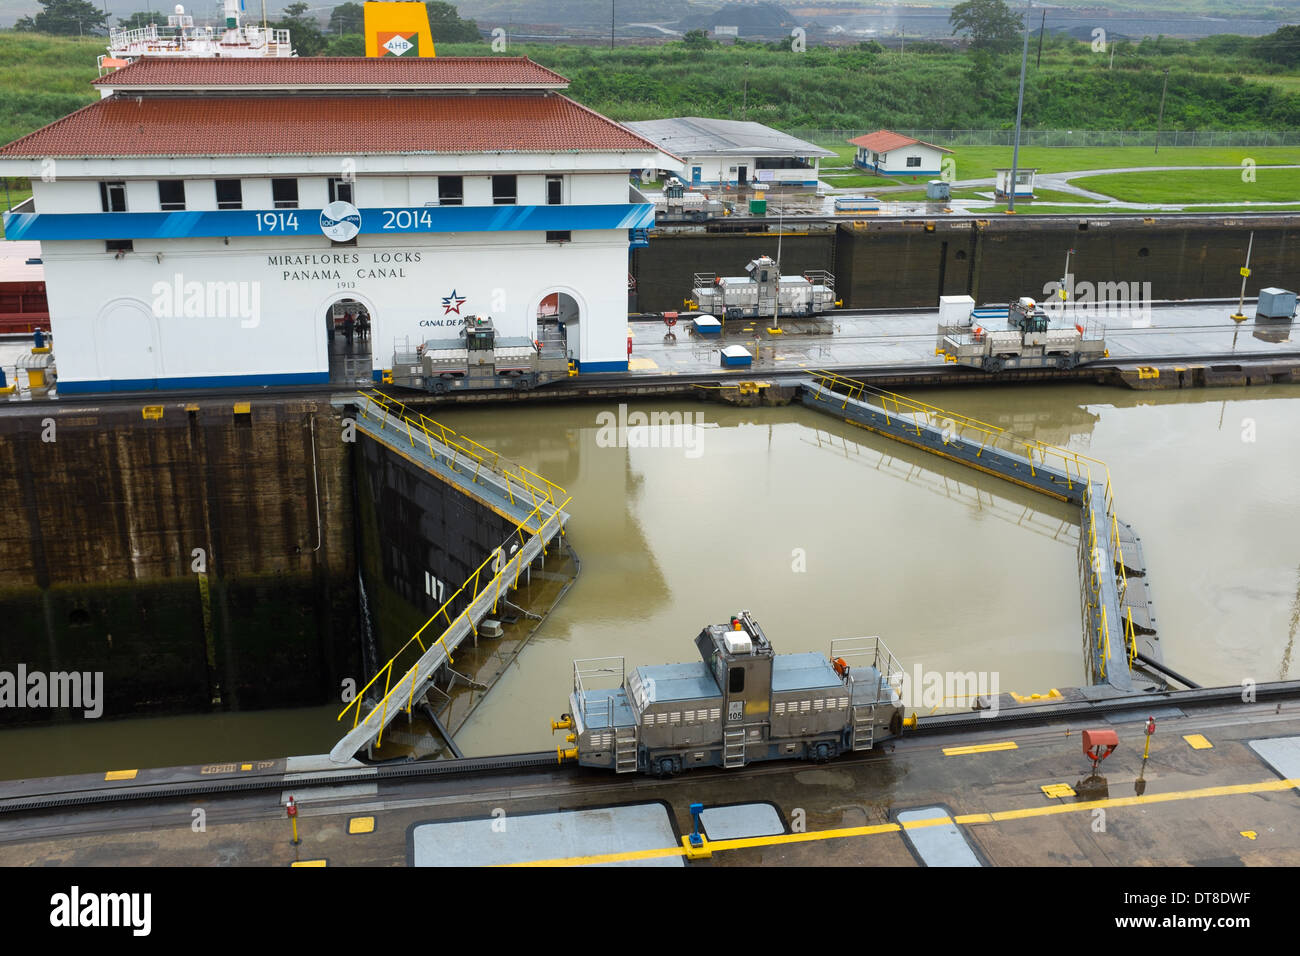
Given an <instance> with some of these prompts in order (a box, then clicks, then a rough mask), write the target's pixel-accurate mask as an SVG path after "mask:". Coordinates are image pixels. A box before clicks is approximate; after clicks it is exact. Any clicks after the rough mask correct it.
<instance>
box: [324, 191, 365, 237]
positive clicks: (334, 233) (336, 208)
mask: <svg viewBox="0 0 1300 956" xmlns="http://www.w3.org/2000/svg"><path fill="white" fill-rule="evenodd" d="M320 231H321V232H323V233H325V235H326V237H328V238H330V239H333V240H334V241H335V242H349V241H351V240H353V239H355V238H356V236H357V233H359V232H360V231H361V211H360V210H359V209H357V207H356V206H354V205H352V203H350V202H343V201H342V200H336V201H335V202H332V203H330V204H329V205H328V206H326V207H325V208H324V209H322V210H321V211H320Z"/></svg>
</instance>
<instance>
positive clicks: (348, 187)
mask: <svg viewBox="0 0 1300 956" xmlns="http://www.w3.org/2000/svg"><path fill="white" fill-rule="evenodd" d="M330 202H346V203H350V202H352V181H351V180H348V179H331V180H330Z"/></svg>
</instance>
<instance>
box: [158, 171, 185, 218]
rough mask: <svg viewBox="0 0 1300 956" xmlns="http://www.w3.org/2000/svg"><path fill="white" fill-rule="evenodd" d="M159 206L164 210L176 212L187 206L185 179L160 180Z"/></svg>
mask: <svg viewBox="0 0 1300 956" xmlns="http://www.w3.org/2000/svg"><path fill="white" fill-rule="evenodd" d="M158 208H160V209H161V210H162V211H163V212H175V211H176V210H178V209H184V208H185V180H183V179H160V180H158Z"/></svg>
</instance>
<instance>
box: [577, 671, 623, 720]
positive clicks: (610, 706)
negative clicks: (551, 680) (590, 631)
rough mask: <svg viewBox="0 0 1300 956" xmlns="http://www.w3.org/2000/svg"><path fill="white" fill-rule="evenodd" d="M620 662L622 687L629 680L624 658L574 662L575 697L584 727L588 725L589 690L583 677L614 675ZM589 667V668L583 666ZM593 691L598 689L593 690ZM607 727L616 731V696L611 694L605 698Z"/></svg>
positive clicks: (619, 682)
mask: <svg viewBox="0 0 1300 956" xmlns="http://www.w3.org/2000/svg"><path fill="white" fill-rule="evenodd" d="M615 661H617V662H618V686H619V687H622V686H623V684H624V682H625V681H626V680H627V662H626V659H625V658H622V657H581V658H577V659H576V660H574V662H573V695H574V697H576V698H577V701H578V713H579V714H580V715H581V716H582V722H583V724H584V725H587V724H588V720H587V688H586V687H585V686H584V685H583V681H582V679H583V677H584V676H585V677H588V678H593V677H595V676H596V675H597V674H612V673H614V667H613V665H614V662H615ZM583 665H587V666H585V667H584V666H583ZM592 689H593V690H594V689H596V688H592ZM605 727H606V728H607V729H609V730H613V729H614V696H613V695H612V694H611V695H610V696H609V697H606V698H605Z"/></svg>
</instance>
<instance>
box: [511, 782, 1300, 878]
mask: <svg viewBox="0 0 1300 956" xmlns="http://www.w3.org/2000/svg"><path fill="white" fill-rule="evenodd" d="M1296 787H1300V779H1295V780H1265V781H1262V782H1260V783H1239V784H1233V785H1231V786H1225V787H1204V788H1202V789H1200V790H1174V791H1170V792H1169V793H1148V794H1144V795H1143V796H1140V797H1110V798H1107V799H1105V800H1088V801H1084V802H1080V803H1054V804H1050V805H1048V806H1041V807H1030V808H1027V809H1024V810H1003V811H1001V812H994V813H970V814H963V815H961V816H957V817H953V818H951V819H949V818H948V817H935V818H933V819H931V820H916V821H913V822H911V823H909V824H907V829H909V830H911V829H915V828H917V827H923V826H935V825H939V824H944V823H957V824H973V823H991V822H1002V821H1006V820H1026V819H1029V818H1031V817H1043V816H1051V815H1055V814H1059V813H1083V812H1089V811H1092V810H1095V809H1098V808H1106V809H1109V808H1114V807H1136V806H1145V805H1147V804H1152V803H1171V802H1174V801H1177V800H1199V799H1205V798H1207V797H1230V796H1239V795H1242V794H1251V793H1277V792H1280V791H1283V790H1290V789H1292V788H1296ZM902 829H903V827H902V826H900V825H899V824H897V823H881V824H876V825H874V826H865V827H845V828H842V829H837V830H817V831H814V832H811V833H782V834H777V835H775V836H763V837H747V838H745V839H740V840H716V841H715V840H710V841H709V849H710V850H711V851H713V852H714V853H718V852H720V851H723V850H743V849H749V848H753V847H768V846H783V845H786V844H792V843H809V842H813V841H820V840H841V839H845V838H848V837H858V836H875V835H877V834H880V833H898V832H901V831H902ZM1248 832H1253V831H1242V835H1243V836H1245V835H1246V834H1247V833H1248ZM685 855H686V850H685V849H684V848H683V847H662V848H659V849H653V850H633V851H629V852H627V853H604V854H599V855H595V856H574V857H561V858H558V859H553V860H529V861H526V862H522V863H508V864H505V865H506V866H587V865H590V864H593V863H622V862H627V861H629V860H653V859H662V858H664V857H670V856H685Z"/></svg>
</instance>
